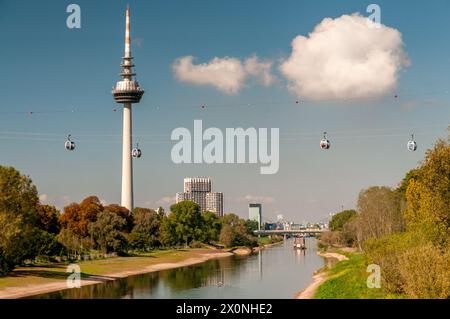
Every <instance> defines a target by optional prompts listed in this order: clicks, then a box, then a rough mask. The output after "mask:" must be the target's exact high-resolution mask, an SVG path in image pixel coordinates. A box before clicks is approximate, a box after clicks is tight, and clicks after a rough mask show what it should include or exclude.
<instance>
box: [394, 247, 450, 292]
mask: <svg viewBox="0 0 450 319" xmlns="http://www.w3.org/2000/svg"><path fill="white" fill-rule="evenodd" d="M399 271H400V275H401V277H402V279H403V290H404V292H405V293H406V294H407V295H408V296H409V297H411V298H422V299H423V298H450V251H449V249H447V250H446V251H445V252H442V251H441V250H440V249H439V248H437V247H435V246H433V245H432V244H430V243H427V244H425V245H420V246H417V247H412V248H410V249H408V250H407V251H405V252H404V253H403V254H402V256H400V258H399Z"/></svg>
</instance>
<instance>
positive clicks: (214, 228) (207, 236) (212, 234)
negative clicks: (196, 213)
mask: <svg viewBox="0 0 450 319" xmlns="http://www.w3.org/2000/svg"><path fill="white" fill-rule="evenodd" d="M202 220H203V221H202V224H203V225H202V229H203V236H202V237H203V238H202V241H203V242H205V243H208V242H211V241H216V240H218V239H219V235H220V230H221V228H222V223H221V221H220V218H219V217H218V216H217V215H216V214H215V213H212V212H204V213H203V214H202Z"/></svg>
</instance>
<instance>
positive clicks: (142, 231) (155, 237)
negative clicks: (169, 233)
mask: <svg viewBox="0 0 450 319" xmlns="http://www.w3.org/2000/svg"><path fill="white" fill-rule="evenodd" d="M161 219H162V218H161V216H160V215H159V214H158V213H157V212H155V211H154V210H152V209H148V208H135V210H134V227H133V230H132V232H131V233H130V236H129V241H130V245H131V246H132V247H133V248H134V249H138V250H150V249H152V248H154V247H157V246H159V245H160V244H161V243H160V234H159V229H160V226H161Z"/></svg>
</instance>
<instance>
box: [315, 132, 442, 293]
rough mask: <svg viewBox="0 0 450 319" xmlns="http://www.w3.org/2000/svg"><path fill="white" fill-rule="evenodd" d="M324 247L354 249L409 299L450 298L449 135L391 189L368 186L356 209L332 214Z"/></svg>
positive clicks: (390, 288)
mask: <svg viewBox="0 0 450 319" xmlns="http://www.w3.org/2000/svg"><path fill="white" fill-rule="evenodd" d="M330 230H331V231H330V232H328V233H326V234H324V235H323V236H322V241H323V242H324V243H325V244H340V245H349V246H352V245H353V246H357V247H359V248H360V250H362V251H363V252H364V253H365V255H366V256H367V258H368V261H369V262H370V263H375V264H378V265H380V266H381V269H382V280H383V284H384V287H385V288H386V289H387V290H388V291H390V292H394V293H404V294H406V295H407V296H409V297H413V298H449V297H450V136H449V138H448V139H447V140H439V141H438V142H437V143H436V144H435V146H434V147H433V148H432V149H430V150H428V151H427V152H426V157H425V160H424V161H423V162H422V163H421V164H420V165H419V167H417V168H416V169H413V170H411V171H410V172H408V173H407V174H406V176H405V178H404V179H403V181H402V182H401V184H400V185H399V187H397V188H395V189H391V188H388V187H370V188H368V189H366V190H363V191H362V192H361V193H360V195H359V198H358V203H357V211H344V212H341V213H339V214H336V215H335V216H333V218H332V220H331V222H330Z"/></svg>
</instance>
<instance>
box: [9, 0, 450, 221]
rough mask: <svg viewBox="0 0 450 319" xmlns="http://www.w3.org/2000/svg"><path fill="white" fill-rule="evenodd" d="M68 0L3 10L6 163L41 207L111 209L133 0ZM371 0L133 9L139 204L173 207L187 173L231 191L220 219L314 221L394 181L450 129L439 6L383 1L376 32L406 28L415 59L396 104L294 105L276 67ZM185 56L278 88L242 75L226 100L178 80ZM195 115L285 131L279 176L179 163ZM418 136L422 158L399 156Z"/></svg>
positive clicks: (446, 49) (449, 69)
mask: <svg viewBox="0 0 450 319" xmlns="http://www.w3.org/2000/svg"><path fill="white" fill-rule="evenodd" d="M72 2H74V3H77V4H79V5H80V7H81V17H82V28H81V29H79V30H75V29H74V30H71V29H68V28H67V27H66V18H67V16H68V14H67V13H66V7H67V5H68V4H70V3H72ZM72 2H69V1H60V0H59V1H39V2H37V1H34V2H31V1H21V0H19V1H5V0H3V1H1V0H0V38H1V39H2V50H0V60H1V61H3V64H2V71H3V74H2V76H1V77H0V87H1V93H2V94H1V96H2V100H1V102H0V164H1V165H11V166H14V167H16V168H17V169H19V170H20V171H21V172H22V173H24V174H27V175H30V176H31V177H32V179H33V181H34V182H35V183H36V184H37V186H38V189H39V192H40V193H41V194H43V195H44V196H43V198H44V199H45V201H46V202H49V203H55V204H56V205H58V206H60V207H61V206H63V205H64V204H67V203H68V202H71V201H79V200H81V199H82V198H84V197H86V196H88V195H91V194H95V195H98V196H99V197H100V198H101V199H102V200H104V201H106V202H108V203H118V202H119V201H120V183H121V181H120V177H121V143H120V142H121V137H120V134H121V129H122V118H121V112H113V111H112V109H113V108H118V109H119V110H120V106H119V105H116V104H115V103H114V102H113V99H112V97H111V94H110V90H111V87H112V85H113V84H114V83H115V82H116V81H117V80H118V79H119V77H118V73H119V72H120V67H119V66H120V62H121V57H122V55H123V36H124V10H125V7H126V3H127V2H126V1H106V0H105V1H81V0H78V1H72ZM370 3H371V2H365V1H256V0H255V1H253V0H248V1H234V0H232V1H230V0H228V1H222V0H220V1H202V0H199V1H181V0H180V1H134V0H132V1H130V5H131V10H132V38H133V44H132V52H133V55H134V57H135V64H136V72H137V73H138V80H139V81H140V83H141V85H142V87H143V88H144V89H145V90H146V93H145V96H144V98H143V100H142V102H141V103H140V104H139V105H136V106H135V107H133V116H134V123H133V125H134V135H135V140H136V141H139V144H140V146H141V148H142V151H143V154H144V155H143V157H142V158H141V159H140V160H138V161H134V175H135V182H134V186H135V204H136V205H137V206H148V207H157V206H159V205H162V206H165V207H168V205H169V204H168V203H167V199H168V197H173V196H174V194H175V192H178V191H182V186H183V185H182V180H183V178H184V177H185V176H210V177H212V178H213V188H214V190H215V191H221V192H224V194H225V211H226V212H235V213H238V214H239V215H241V216H246V215H247V205H248V201H249V198H251V199H252V200H255V201H257V200H258V201H262V202H263V204H264V213H265V215H266V218H267V219H273V218H274V217H275V216H276V214H278V213H282V214H284V215H285V216H286V217H287V218H289V219H293V220H297V221H301V220H304V219H307V220H322V219H324V218H325V217H327V215H328V213H330V212H334V211H336V210H338V209H340V207H341V205H344V207H346V208H352V207H354V206H355V201H356V198H357V195H358V193H359V191H360V190H361V189H362V188H365V187H368V186H370V185H389V186H394V185H396V184H397V183H398V182H399V181H400V180H401V178H402V177H403V176H404V174H405V173H406V172H407V171H408V170H409V169H411V168H413V167H415V166H416V165H417V163H418V162H419V161H420V160H421V159H423V156H424V152H425V150H426V149H427V148H429V147H431V146H432V145H433V143H434V141H435V140H436V139H437V138H439V137H445V136H446V127H447V126H448V124H450V123H449V118H450V109H449V102H450V93H449V90H450V79H449V76H448V74H450V41H449V37H448V30H449V29H450V21H449V20H448V13H449V12H450V3H449V2H448V1H444V0H442V1H437V0H435V1H428V2H425V1H420V2H419V1H377V4H378V5H380V7H381V10H382V11H381V14H382V16H381V18H382V20H381V23H382V24H384V25H386V26H388V27H391V28H395V29H397V30H398V31H399V32H401V34H402V39H403V42H404V50H405V52H406V53H407V55H408V57H409V59H410V61H411V64H410V66H409V67H407V68H404V69H402V70H401V71H400V73H399V80H398V83H397V89H396V90H395V92H396V94H398V95H399V98H397V99H395V98H393V97H392V94H391V93H389V94H387V95H386V96H384V97H381V98H379V99H376V100H369V101H367V100H366V101H359V100H352V101H347V102H336V101H323V102H314V101H305V102H304V103H301V104H300V105H296V104H295V100H296V99H297V98H298V97H297V95H296V94H293V93H292V91H290V90H288V88H287V80H286V78H285V77H284V76H283V75H282V74H281V73H280V70H279V69H278V66H279V64H280V63H281V61H283V60H285V59H286V58H288V57H289V56H290V54H291V42H292V40H293V39H294V38H295V37H296V36H298V35H303V36H307V35H308V34H309V33H310V32H312V31H313V30H314V27H315V26H316V25H318V24H319V23H320V22H321V21H322V20H323V19H324V18H327V17H329V18H333V19H335V18H338V17H340V16H342V15H344V14H352V13H355V12H360V13H361V14H363V15H367V14H366V13H365V11H366V7H367V5H368V4H370ZM330 50H331V49H330ZM189 55H192V56H194V57H195V60H194V61H195V63H207V62H208V61H210V60H211V59H213V58H214V57H219V58H222V57H234V58H236V59H240V60H242V61H243V60H245V59H246V58H248V57H250V56H252V55H257V56H258V57H259V58H262V59H265V60H270V61H273V66H272V74H273V76H274V78H275V81H274V83H273V84H272V85H271V86H269V87H264V86H262V85H259V84H258V83H256V81H253V80H251V79H249V80H248V81H247V82H246V83H245V85H244V86H243V88H242V89H241V90H240V91H239V92H238V93H237V94H235V95H229V94H225V93H224V92H221V91H219V90H217V89H216V88H214V87H211V86H195V85H192V84H189V83H183V82H180V81H178V80H177V79H176V78H175V76H174V73H173V71H172V69H171V65H172V63H173V62H174V61H175V60H176V59H177V58H180V57H183V56H189ZM202 104H205V105H208V106H210V107H207V108H206V109H201V108H200V105H202ZM247 104H251V106H250V107H249V106H246V105H247ZM215 106H217V107H215ZM219 106H221V107H219ZM71 110H75V112H70V111H71ZM28 111H33V112H34V113H33V115H31V116H30V115H27V114H26V112H28ZM46 111H51V112H48V113H45V112H46ZM55 111H58V112H55ZM14 112H24V113H17V114H16V113H14ZM39 112H41V113H39ZM195 119H202V120H203V125H204V127H213V126H214V127H218V128H221V129H225V128H227V127H240V126H242V127H244V128H246V127H256V128H260V127H269V128H270V127H278V128H280V135H281V141H280V170H279V172H278V174H275V175H260V174H259V165H250V164H245V165H224V164H216V165H205V164H203V165H194V164H186V165H175V164H173V163H172V161H171V158H170V151H171V148H172V146H173V145H174V143H173V142H172V141H171V140H170V134H171V132H172V130H173V129H175V128H177V127H187V128H189V129H192V128H193V121H194V120H195ZM323 131H327V132H329V138H330V140H331V141H332V148H331V149H330V150H329V151H326V152H324V151H321V150H320V149H319V147H318V143H319V140H320V139H321V137H322V132H323ZM413 131H414V132H415V134H416V140H417V141H418V143H419V149H418V151H417V152H415V153H411V152H408V151H407V150H406V147H405V145H406V142H407V140H408V138H409V135H410V133H411V132H413ZM67 134H72V135H73V137H74V140H75V141H76V142H77V150H76V151H75V152H72V153H70V152H66V151H65V150H64V148H63V143H64V140H65V137H66V136H67Z"/></svg>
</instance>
